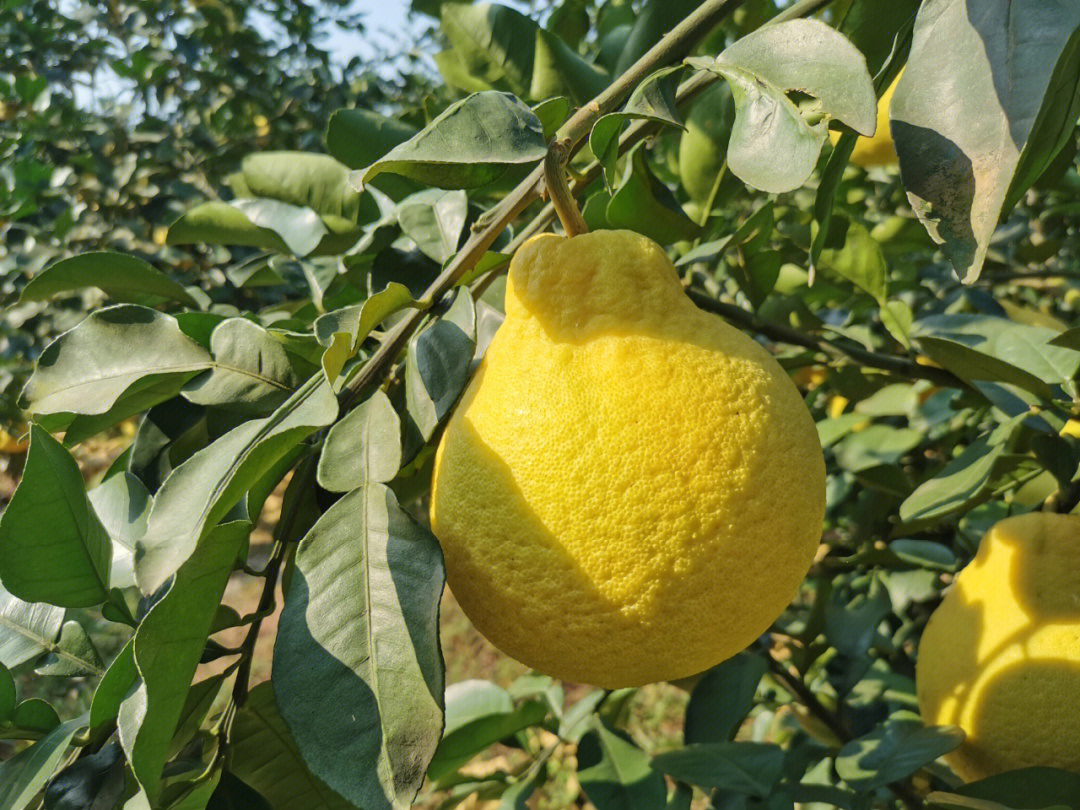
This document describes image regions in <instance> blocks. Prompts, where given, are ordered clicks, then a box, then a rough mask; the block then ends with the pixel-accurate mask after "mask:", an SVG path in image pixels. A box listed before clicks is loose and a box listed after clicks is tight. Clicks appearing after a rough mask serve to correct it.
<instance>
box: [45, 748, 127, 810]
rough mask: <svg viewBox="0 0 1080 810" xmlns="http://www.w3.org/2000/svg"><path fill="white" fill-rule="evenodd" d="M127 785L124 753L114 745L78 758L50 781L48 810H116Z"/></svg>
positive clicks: (46, 802)
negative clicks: (114, 809)
mask: <svg viewBox="0 0 1080 810" xmlns="http://www.w3.org/2000/svg"><path fill="white" fill-rule="evenodd" d="M124 783H125V778H124V750H123V749H122V748H121V747H120V744H119V743H116V742H112V743H109V744H108V745H105V746H104V747H102V749H101V750H100V751H98V752H97V753H94V754H90V755H88V756H84V757H81V758H79V759H77V760H76V761H75V762H73V763H72V764H71V765H68V767H66V768H64V770H62V771H60V773H58V774H57V775H56V776H55V777H54V778H53V779H52V780H51V781H50V782H49V785H48V787H46V788H45V805H44V806H45V810H113V808H114V807H116V804H117V802H118V801H119V800H120V797H121V796H122V795H123V793H124V786H125V785H124Z"/></svg>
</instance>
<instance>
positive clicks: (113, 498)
mask: <svg viewBox="0 0 1080 810" xmlns="http://www.w3.org/2000/svg"><path fill="white" fill-rule="evenodd" d="M87 497H88V498H89V499H90V504H91V506H93V507H94V512H95V513H96V514H97V517H98V520H100V521H101V525H102V526H104V527H105V530H106V531H107V532H108V533H109V537H111V538H112V567H111V569H110V572H109V585H110V586H111V587H113V588H130V587H131V586H132V585H134V584H135V543H136V541H138V539H139V538H140V537H142V536H143V534H145V533H146V523H147V519H148V518H149V517H150V507H151V505H152V504H153V499H152V498H151V497H150V493H149V492H148V491H147V489H146V487H145V486H144V485H143V483H142V481H140V480H139V479H138V478H136V477H135V476H134V475H132V474H131V473H129V472H127V471H123V472H120V473H118V474H117V475H111V476H109V477H108V478H106V479H105V480H104V481H102V482H101V483H100V484H98V485H97V486H96V487H94V488H93V489H92V490H90V491H89V492H88V493H87Z"/></svg>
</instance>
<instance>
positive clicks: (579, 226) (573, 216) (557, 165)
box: [544, 138, 589, 238]
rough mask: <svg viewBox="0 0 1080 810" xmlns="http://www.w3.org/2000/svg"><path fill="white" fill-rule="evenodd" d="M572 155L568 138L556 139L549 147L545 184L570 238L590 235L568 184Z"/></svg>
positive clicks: (545, 163) (545, 166)
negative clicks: (568, 158) (568, 166)
mask: <svg viewBox="0 0 1080 810" xmlns="http://www.w3.org/2000/svg"><path fill="white" fill-rule="evenodd" d="M569 154H570V140H569V139H568V138H561V139H560V138H556V139H555V140H553V141H552V142H551V144H550V145H549V146H548V153H547V157H545V158H544V184H545V185H546V187H547V195H548V198H549V199H550V200H551V205H552V207H554V209H555V213H556V214H558V216H559V222H561V223H562V226H563V230H564V231H566V235H567V236H568V237H571V238H572V237H575V236H577V235H578V234H582V233H588V232H589V226H588V225H586V224H585V218H584V217H582V216H581V209H580V208H578V204H577V200H576V199H574V195H573V193H572V192H571V191H570V186H569V184H568V183H567V182H566V160H567V157H568V156H569Z"/></svg>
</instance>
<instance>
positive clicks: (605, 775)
mask: <svg viewBox="0 0 1080 810" xmlns="http://www.w3.org/2000/svg"><path fill="white" fill-rule="evenodd" d="M577 760H578V774H577V775H578V780H579V781H580V782H581V788H582V790H584V791H585V795H587V796H588V797H589V801H591V802H592V803H593V804H594V805H596V808H597V810H624V808H625V810H651V808H663V807H664V805H665V804H666V802H667V786H666V785H665V784H664V778H663V776H661V775H660V773H658V772H657V771H655V770H653V769H652V768H651V767H650V766H649V757H648V756H647V755H646V754H645V752H644V751H642V750H641V749H640V748H638V747H637V746H636V745H634V744H633V743H632V742H631V741H630V740H629V739H628V738H627V737H625V736H623V735H622V734H620V733H618V732H617V731H614V730H612V729H610V728H608V727H607V726H606V725H604V724H603V723H602V722H601V721H600V720H594V722H593V726H592V728H591V729H590V730H589V731H588V732H586V734H585V736H583V737H582V738H581V742H579V743H578V752H577Z"/></svg>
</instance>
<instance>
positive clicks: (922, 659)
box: [916, 512, 1080, 780]
mask: <svg viewBox="0 0 1080 810" xmlns="http://www.w3.org/2000/svg"><path fill="white" fill-rule="evenodd" d="M916 681H917V685H918V696H919V707H920V709H921V710H922V715H923V720H924V721H925V722H926V723H928V724H950V725H957V726H960V727H961V728H962V729H964V731H965V732H966V734H967V739H966V740H965V741H964V743H963V744H962V745H961V746H960V747H959V748H958V749H957V750H955V751H954V752H952V753H951V754H949V755H947V756H946V760H947V761H948V762H949V764H950V765H951V766H952V767H953V769H954V770H955V771H956V772H957V773H958V774H959V775H960V776H961V777H963V778H964V779H967V780H974V779H981V778H983V777H985V776H989V775H991V774H995V773H999V772H1001V771H1007V770H1013V769H1016V768H1024V767H1028V766H1034V765H1046V766H1051V767H1055V768H1064V769H1066V770H1072V771H1080V724H1078V723H1077V722H1076V712H1075V711H1074V709H1073V707H1074V706H1075V705H1076V703H1077V700H1078V698H1080V517H1078V516H1076V515H1058V514H1051V513H1044V512H1034V513H1030V514H1026V515H1021V516H1019V517H1012V518H1007V519H1006V520H1003V521H1001V522H1000V523H998V524H997V525H995V526H994V527H993V528H992V529H991V530H990V531H989V532H988V533H987V534H986V536H985V537H984V538H983V539H982V542H981V543H980V544H979V551H978V553H977V554H976V555H975V559H973V560H972V561H971V563H970V564H969V565H968V566H967V568H965V569H964V570H963V571H961V572H960V574H959V576H957V578H956V582H954V583H953V586H952V587H951V588H950V589H949V591H948V593H946V595H945V598H944V600H943V601H942V603H941V605H940V607H938V609H937V610H936V611H934V615H933V616H931V617H930V621H929V623H928V624H927V626H926V630H925V632H924V633H923V637H922V643H921V644H920V646H919V658H918V666H917V672H916Z"/></svg>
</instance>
